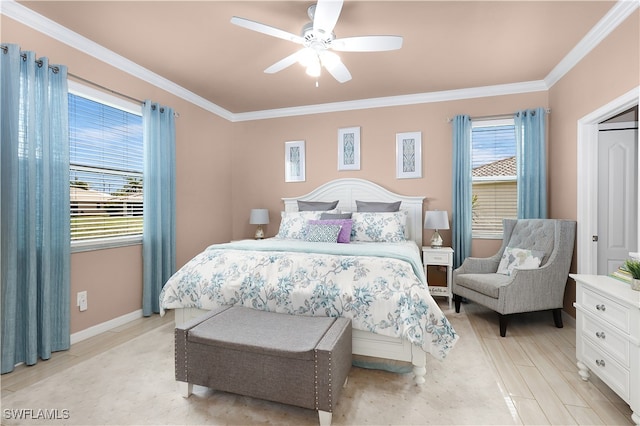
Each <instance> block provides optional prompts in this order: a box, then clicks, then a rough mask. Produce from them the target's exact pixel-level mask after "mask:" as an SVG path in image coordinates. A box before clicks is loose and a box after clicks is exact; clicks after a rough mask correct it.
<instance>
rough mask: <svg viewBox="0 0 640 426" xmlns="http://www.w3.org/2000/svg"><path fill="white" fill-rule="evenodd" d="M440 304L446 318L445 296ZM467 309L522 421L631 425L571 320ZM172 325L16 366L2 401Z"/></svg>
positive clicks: (154, 322)
mask: <svg viewBox="0 0 640 426" xmlns="http://www.w3.org/2000/svg"><path fill="white" fill-rule="evenodd" d="M438 299H439V300H438V302H439V303H440V306H441V308H442V309H443V310H444V311H445V313H446V312H447V309H448V306H447V303H446V301H445V299H444V298H438ZM462 309H463V311H464V312H466V313H467V315H468V317H469V320H470V322H471V324H472V326H473V328H474V331H475V332H476V335H477V336H478V340H479V341H480V343H481V346H482V348H483V350H484V352H485V354H484V355H485V356H486V357H487V359H489V360H490V361H491V363H490V364H491V366H492V368H494V369H495V373H496V377H498V382H499V386H500V388H501V390H502V392H503V396H504V399H505V402H506V403H507V405H508V406H509V407H510V408H511V410H512V413H513V417H514V418H516V419H519V420H520V422H521V423H522V424H525V425H545V424H552V425H553V424H562V425H569V424H580V425H597V424H605V425H632V423H631V419H630V416H631V410H630V408H629V406H628V405H627V404H626V403H625V402H624V401H622V400H621V399H620V398H619V397H618V396H617V395H616V394H615V393H613V392H612V391H611V390H610V389H609V388H608V387H607V386H606V385H604V384H603V383H602V382H601V381H600V380H599V379H597V378H595V377H594V378H592V379H591V380H590V381H588V382H584V381H582V380H581V379H580V378H579V376H578V373H577V368H576V366H575V325H574V323H573V322H572V321H571V319H569V320H565V327H564V328H562V329H557V328H555V327H554V325H553V318H552V315H551V313H550V312H541V313H532V314H523V315H518V316H515V317H514V318H513V319H512V320H511V322H510V324H509V328H508V329H507V337H506V338H501V337H500V335H499V330H498V318H497V315H496V314H495V313H494V312H492V311H489V310H487V309H485V308H483V307H481V306H479V305H476V304H471V303H469V304H463V305H462ZM565 318H566V317H565ZM172 321H173V316H172V315H171V314H168V315H166V316H165V317H162V318H161V317H159V316H158V315H156V316H153V317H150V318H141V319H139V320H136V321H133V322H131V323H129V324H126V325H124V326H121V327H118V328H116V329H113V330H111V331H108V332H106V333H103V334H101V335H99V336H96V337H93V338H90V339H87V340H84V341H82V342H79V343H76V344H74V345H73V346H72V348H71V349H70V350H69V351H66V352H59V353H55V354H54V355H53V356H52V358H51V359H50V360H48V361H45V362H40V363H38V364H37V365H36V366H33V367H24V366H19V367H17V368H16V370H15V371H14V372H12V373H10V374H5V375H3V376H1V380H2V396H3V397H4V396H5V395H8V394H10V393H11V392H15V391H18V390H20V389H22V388H24V387H26V386H29V385H31V384H33V383H35V382H37V381H39V380H42V379H44V378H46V377H49V376H50V375H53V374H55V373H56V372H58V371H60V370H62V369H65V368H69V367H70V366H73V365H76V364H78V363H80V362H82V361H84V360H86V359H88V358H90V357H93V356H95V355H97V354H99V353H101V352H103V351H106V350H108V349H110V348H112V347H113V346H115V345H119V344H121V343H124V342H126V341H128V340H131V339H133V338H135V337H137V336H139V335H141V334H142V333H145V332H148V331H149V330H152V329H154V328H155V327H158V326H160V325H163V324H166V323H167V322H172ZM454 350H455V349H454ZM469 356H470V357H472V356H478V355H477V354H469Z"/></svg>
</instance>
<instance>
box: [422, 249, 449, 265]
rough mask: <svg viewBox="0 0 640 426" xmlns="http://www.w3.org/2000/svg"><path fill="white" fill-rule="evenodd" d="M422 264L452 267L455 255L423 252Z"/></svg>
mask: <svg viewBox="0 0 640 426" xmlns="http://www.w3.org/2000/svg"><path fill="white" fill-rule="evenodd" d="M423 257H424V258H423V260H422V262H423V263H424V264H425V265H450V264H452V263H453V254H451V253H447V252H442V253H434V252H433V251H428V252H423Z"/></svg>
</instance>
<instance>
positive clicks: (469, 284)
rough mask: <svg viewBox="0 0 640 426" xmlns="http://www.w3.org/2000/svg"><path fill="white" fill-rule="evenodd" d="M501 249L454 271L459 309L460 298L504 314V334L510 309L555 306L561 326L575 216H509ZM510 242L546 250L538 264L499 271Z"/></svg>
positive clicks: (539, 252)
mask: <svg viewBox="0 0 640 426" xmlns="http://www.w3.org/2000/svg"><path fill="white" fill-rule="evenodd" d="M503 226H504V233H503V240H502V246H501V247H500V251H498V253H496V254H495V255H493V256H491V257H488V258H474V257H469V258H467V259H465V260H464V262H463V263H462V265H460V267H459V268H457V269H456V270H455V271H453V279H452V287H453V300H454V302H455V308H456V312H460V301H461V298H463V297H464V298H466V299H468V300H471V301H473V302H476V303H479V304H481V305H483V306H486V307H488V308H490V309H492V310H494V311H496V312H498V313H499V314H500V336H502V337H504V336H505V335H506V333H507V323H508V316H509V315H511V314H516V313H522V312H532V311H543V310H552V312H553V319H554V322H555V325H556V327H558V328H562V306H563V299H564V288H565V285H566V283H567V278H568V276H569V268H570V266H571V258H572V257H573V244H574V239H575V233H576V222H575V221H569V220H559V219H520V220H513V219H504V220H503ZM507 247H511V248H519V249H528V250H532V251H533V252H534V253H536V254H537V255H538V256H541V263H540V266H539V267H538V268H535V269H518V268H515V269H513V271H512V272H511V275H505V274H503V273H497V271H498V266H499V264H500V260H501V259H502V255H503V253H504V251H505V249H506V248H507Z"/></svg>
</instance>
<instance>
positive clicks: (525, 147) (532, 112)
mask: <svg viewBox="0 0 640 426" xmlns="http://www.w3.org/2000/svg"><path fill="white" fill-rule="evenodd" d="M546 115H547V114H546V111H545V110H544V108H536V109H529V110H522V111H518V112H516V114H515V116H514V124H515V129H516V159H517V176H518V219H546V218H547V154H546V152H547V141H546V130H545V129H546V124H545V123H546Z"/></svg>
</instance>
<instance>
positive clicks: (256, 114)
mask: <svg viewBox="0 0 640 426" xmlns="http://www.w3.org/2000/svg"><path fill="white" fill-rule="evenodd" d="M548 89H549V88H548V87H547V86H546V84H545V83H544V81H543V80H537V81H527V82H523V83H510V84H498V85H495V86H483V87H470V88H467V89H456V90H443V91H441V92H429V93H416V94H413V95H402V96H387V97H381V98H369V99H360V100H357V101H345V102H332V103H326V104H317V105H305V106H297V107H290V108H280V109H268V110H263V111H252V112H241V113H238V114H234V115H233V116H234V119H233V121H234V122H239V121H252V120H267V119H271V118H282V117H294V116H300V115H312V114H323V113H329V112H342V111H353V110H359V109H372V108H385V107H391V106H404V105H416V104H428V103H435V102H446V101H457V100H463V99H473V98H486V97H490V96H502V95H513V94H518V93H530V92H543V91H545V90H548Z"/></svg>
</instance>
